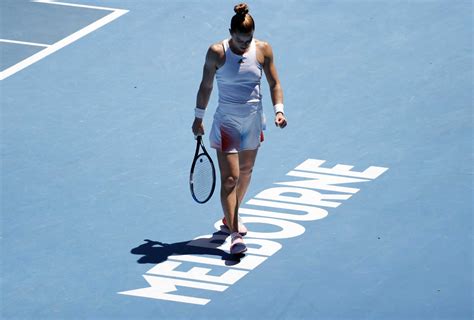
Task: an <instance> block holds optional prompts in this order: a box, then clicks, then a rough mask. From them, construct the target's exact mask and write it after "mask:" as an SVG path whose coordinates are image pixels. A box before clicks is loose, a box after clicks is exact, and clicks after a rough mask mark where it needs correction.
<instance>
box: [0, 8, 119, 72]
mask: <svg viewBox="0 0 474 320" xmlns="http://www.w3.org/2000/svg"><path fill="white" fill-rule="evenodd" d="M33 2H38V3H47V4H56V5H68V6H72V7H79V8H89V9H98V10H110V11H113V12H112V13H110V14H108V15H106V16H105V17H103V18H101V19H99V20H97V21H95V22H93V23H91V24H90V25H88V26H87V27H85V28H83V29H81V30H79V31H77V32H75V33H73V34H71V35H69V36H67V37H66V38H64V39H62V40H60V41H58V42H56V43H54V44H52V45H50V46H48V47H47V48H45V49H43V50H41V51H40V52H37V53H35V54H34V55H32V56H30V57H28V58H26V59H25V60H23V61H20V62H18V63H17V64H15V65H13V66H11V67H9V68H7V69H5V70H3V71H2V72H0V81H2V80H5V79H6V78H8V77H9V76H11V75H13V74H15V73H17V72H18V71H20V70H23V69H25V68H26V67H29V66H31V65H32V64H33V63H36V62H38V61H39V60H41V59H43V58H45V57H47V56H49V55H50V54H52V53H54V52H56V51H58V50H60V49H62V48H64V47H65V46H67V45H70V44H71V43H73V42H74V41H77V40H79V39H80V38H82V37H84V36H86V35H88V34H89V33H91V32H93V31H95V30H97V29H99V28H101V27H103V26H105V25H106V24H108V23H110V22H112V21H114V20H115V19H117V18H119V17H120V16H122V15H124V14H126V13H127V12H128V10H122V9H113V8H104V7H92V6H84V5H80V4H77V5H76V4H69V3H61V2H53V1H51V0H35V1H33Z"/></svg>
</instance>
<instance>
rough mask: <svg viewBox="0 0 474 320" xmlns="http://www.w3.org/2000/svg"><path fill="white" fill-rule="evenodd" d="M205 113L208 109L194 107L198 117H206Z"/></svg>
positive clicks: (195, 114)
mask: <svg viewBox="0 0 474 320" xmlns="http://www.w3.org/2000/svg"><path fill="white" fill-rule="evenodd" d="M205 113H206V109H201V108H198V107H196V108H195V109H194V116H195V117H196V118H199V119H202V118H204V114H205Z"/></svg>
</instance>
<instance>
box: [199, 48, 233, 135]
mask: <svg viewBox="0 0 474 320" xmlns="http://www.w3.org/2000/svg"><path fill="white" fill-rule="evenodd" d="M223 59H225V58H224V50H223V48H222V44H220V43H216V44H213V45H211V46H210V47H209V49H208V50H207V54H206V61H205V63H204V67H203V72H202V80H201V84H200V85H199V90H198V94H197V97H196V107H197V108H199V109H203V110H204V109H206V107H207V104H208V103H209V98H210V97H211V93H212V88H213V84H214V77H215V75H216V70H217V69H218V68H219V66H220V65H222V63H223ZM192 129H193V133H194V134H195V135H203V134H204V125H203V124H202V118H197V117H196V118H194V122H193V126H192Z"/></svg>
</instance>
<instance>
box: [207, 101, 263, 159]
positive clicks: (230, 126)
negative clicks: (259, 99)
mask: <svg viewBox="0 0 474 320" xmlns="http://www.w3.org/2000/svg"><path fill="white" fill-rule="evenodd" d="M265 126H266V125H265V115H264V114H263V110H262V104H261V103H258V104H243V105H241V104H232V105H223V104H219V106H218V107H217V110H216V113H215V114H214V121H213V123H212V128H211V133H210V135H209V141H210V144H211V147H212V148H214V149H217V150H220V151H222V152H225V153H237V152H239V151H244V150H255V149H258V147H260V144H261V143H262V142H263V140H264V136H263V130H265Z"/></svg>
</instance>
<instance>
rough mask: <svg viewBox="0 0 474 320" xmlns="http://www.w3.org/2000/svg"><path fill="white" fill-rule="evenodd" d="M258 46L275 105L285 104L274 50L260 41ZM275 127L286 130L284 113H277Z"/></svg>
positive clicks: (266, 43)
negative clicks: (274, 58)
mask: <svg viewBox="0 0 474 320" xmlns="http://www.w3.org/2000/svg"><path fill="white" fill-rule="evenodd" d="M257 46H258V48H259V51H260V59H262V61H263V63H262V65H263V71H264V72H265V77H266V78H267V82H268V85H269V87H270V94H271V98H272V103H273V105H278V104H283V89H282V88H281V85H280V79H279V78H278V73H277V70H276V67H275V63H274V60H273V50H272V47H271V45H270V44H269V43H268V42H264V41H258V42H257ZM275 125H276V126H278V127H280V128H284V127H286V125H287V121H286V118H285V115H284V114H283V112H277V113H276V114H275Z"/></svg>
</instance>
